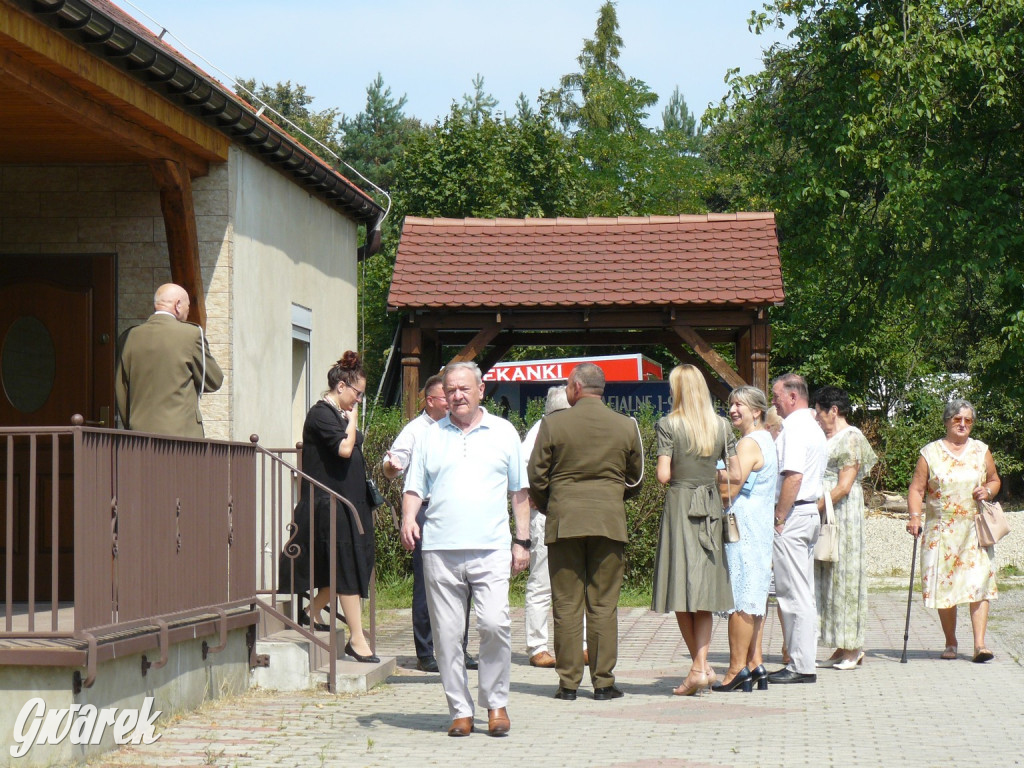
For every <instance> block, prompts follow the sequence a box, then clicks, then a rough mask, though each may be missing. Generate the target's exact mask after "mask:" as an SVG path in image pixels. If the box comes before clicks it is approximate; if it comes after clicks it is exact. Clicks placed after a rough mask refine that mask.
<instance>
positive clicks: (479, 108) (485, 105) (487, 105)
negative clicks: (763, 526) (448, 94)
mask: <svg viewBox="0 0 1024 768" xmlns="http://www.w3.org/2000/svg"><path fill="white" fill-rule="evenodd" d="M496 106H498V100H497V99H496V98H494V96H493V95H492V94H490V93H488V92H487V91H485V90H484V76H483V75H481V74H479V73H478V74H477V76H476V77H474V78H473V93H464V94H462V109H463V110H464V111H465V113H466V116H467V117H468V118H469V120H470V122H474V123H476V122H479V121H480V120H483V119H485V118H488V117H490V116H491V115H492V114H493V113H494V108H495V107H496Z"/></svg>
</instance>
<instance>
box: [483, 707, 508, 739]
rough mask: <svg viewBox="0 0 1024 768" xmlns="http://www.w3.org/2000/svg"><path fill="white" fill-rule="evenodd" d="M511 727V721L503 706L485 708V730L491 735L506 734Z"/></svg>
mask: <svg viewBox="0 0 1024 768" xmlns="http://www.w3.org/2000/svg"><path fill="white" fill-rule="evenodd" d="M511 727H512V723H511V722H509V719H508V712H506V711H505V708H504V707H498V708H497V709H488V710H487V732H488V733H489V734H491V736H507V735H508V729H509V728H511Z"/></svg>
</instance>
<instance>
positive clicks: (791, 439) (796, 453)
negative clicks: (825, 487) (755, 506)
mask: <svg viewBox="0 0 1024 768" xmlns="http://www.w3.org/2000/svg"><path fill="white" fill-rule="evenodd" d="M825 443H826V440H825V433H824V432H822V431H821V427H820V426H818V422H817V421H816V420H815V418H814V411H813V410H811V409H810V408H801V409H800V410H798V411H794V412H793V413H791V414H789V416H787V417H786V418H785V419H784V420H783V422H782V434H780V435H779V439H778V440H777V441H776V443H775V447H776V448H777V449H778V452H779V484H778V486H777V487H776V491H775V494H776V497H778V492H779V489H780V488H782V477H783V473H784V472H799V473H800V474H801V475H803V477H802V478H801V480H800V490H799V492H798V493H797V496H796V500H797V502H809V501H817V500H818V498H819V497H820V496H821V494H822V485H821V478H822V476H823V475H824V474H825Z"/></svg>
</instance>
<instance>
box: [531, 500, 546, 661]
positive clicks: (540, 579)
mask: <svg viewBox="0 0 1024 768" xmlns="http://www.w3.org/2000/svg"><path fill="white" fill-rule="evenodd" d="M546 520H547V515H542V514H541V513H540V512H538V511H537V510H536V509H531V510H530V540H531V541H532V542H533V545H532V546H531V547H530V575H529V576H528V577H527V579H526V612H525V613H526V622H525V623H526V653H527V654H528V655H529V656H531V657H532V656H535V655H536V654H538V653H540V652H541V651H546V650H547V649H548V614H549V613H550V612H551V575H550V574H549V573H548V547H547V545H546V544H545V543H544V528H545V525H544V524H545V521H546Z"/></svg>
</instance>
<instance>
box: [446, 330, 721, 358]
mask: <svg viewBox="0 0 1024 768" xmlns="http://www.w3.org/2000/svg"><path fill="white" fill-rule="evenodd" d="M443 333H444V335H443V339H444V342H445V343H446V344H448V345H449V346H462V345H464V344H465V343H467V342H468V341H469V340H470V339H471V338H472V335H473V332H472V331H444V332H443ZM505 334H509V335H508V337H507V338H508V339H509V342H510V344H511V346H513V347H517V346H535V347H536V346H540V347H543V346H550V347H574V346H580V347H588V346H601V347H605V346H633V347H637V348H642V347H649V346H652V345H654V344H664V345H667V344H669V343H670V342H677V343H678V341H679V334H677V333H675V332H673V331H658V330H649V331H554V332H546V331H512V332H509V331H505V332H503V333H502V334H501V336H500V337H499V338H498V339H497V340H496V341H495V342H494V343H498V342H499V341H501V340H503V339H505V338H506V335H505ZM700 334H701V336H702V337H704V339H705V340H707V341H708V342H710V343H712V344H731V343H733V342H735V341H736V333H735V331H732V330H727V329H710V330H708V329H701V331H700ZM488 357H489V355H488Z"/></svg>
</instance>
